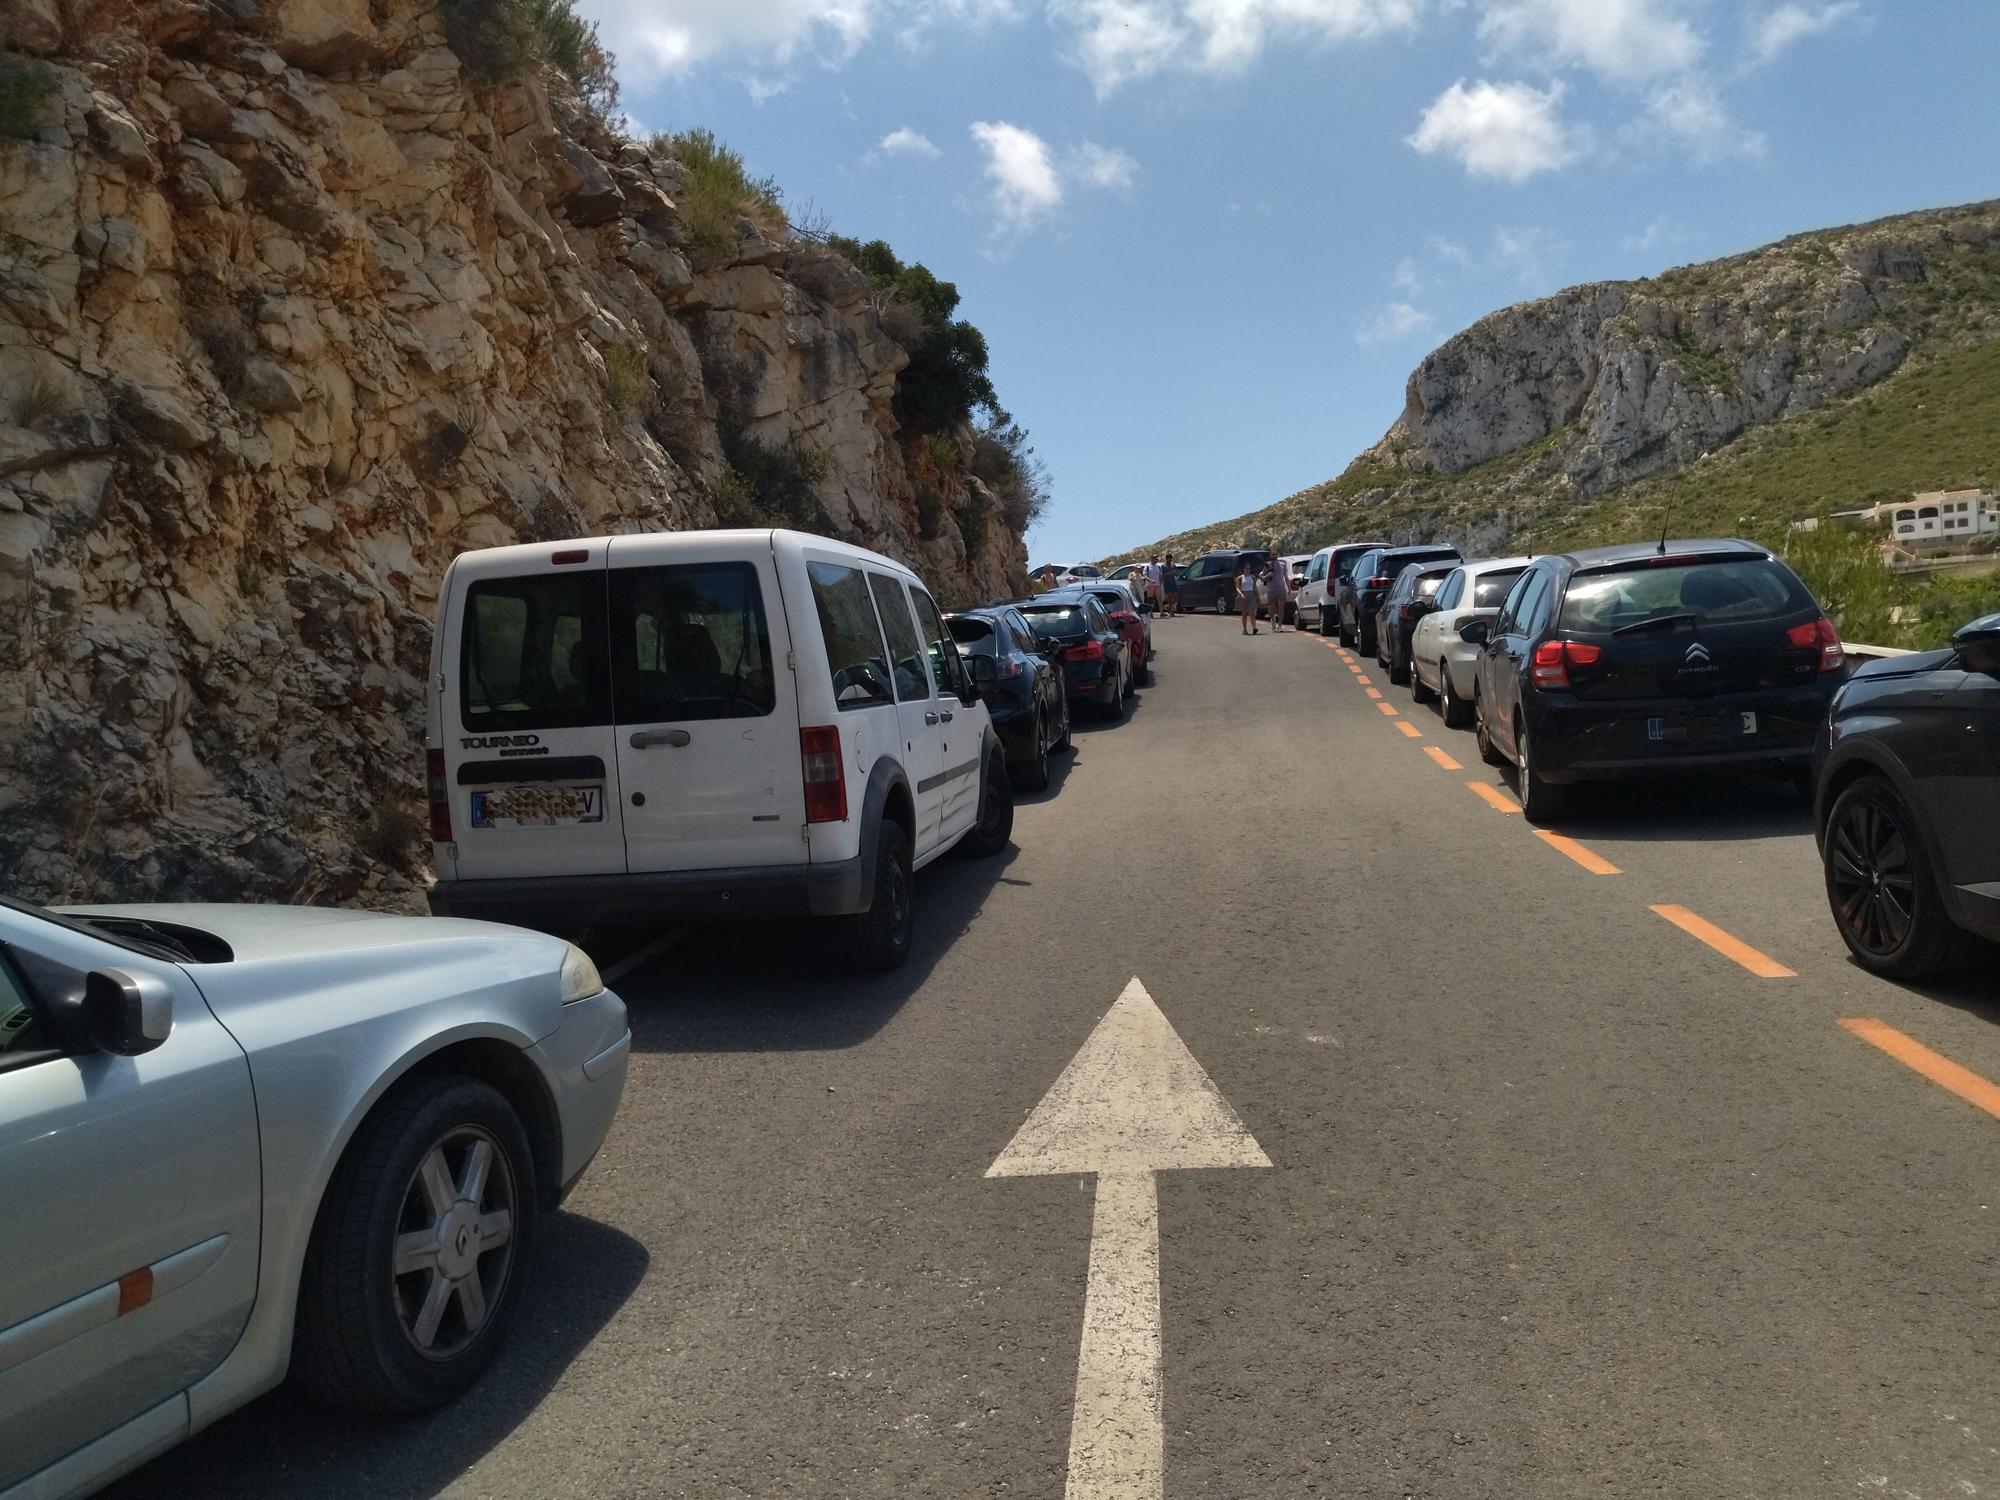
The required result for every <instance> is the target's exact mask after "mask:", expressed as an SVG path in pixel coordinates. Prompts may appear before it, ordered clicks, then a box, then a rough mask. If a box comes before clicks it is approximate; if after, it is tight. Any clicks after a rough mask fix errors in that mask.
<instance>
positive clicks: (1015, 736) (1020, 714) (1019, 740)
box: [989, 705, 1042, 761]
mask: <svg viewBox="0 0 2000 1500" xmlns="http://www.w3.org/2000/svg"><path fill="white" fill-rule="evenodd" d="M989 711H990V710H989ZM992 720H993V732H994V734H996V735H998V736H999V738H1000V746H1001V748H1002V749H1004V750H1005V751H1006V752H1007V759H1009V760H1011V761H1019V760H1033V759H1034V758H1035V757H1036V756H1037V755H1039V754H1041V750H1042V747H1041V746H1040V745H1038V744H1036V743H1035V711H1034V710H1033V709H1032V708H1023V707H1020V706H1019V705H1010V706H1009V707H1008V709H1007V712H1006V715H1005V717H1002V716H1001V715H1000V714H997V713H994V714H992Z"/></svg>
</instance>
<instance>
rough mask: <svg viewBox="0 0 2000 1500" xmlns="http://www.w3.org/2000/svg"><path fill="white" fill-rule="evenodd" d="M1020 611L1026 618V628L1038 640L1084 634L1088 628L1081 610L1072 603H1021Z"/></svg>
mask: <svg viewBox="0 0 2000 1500" xmlns="http://www.w3.org/2000/svg"><path fill="white" fill-rule="evenodd" d="M1021 613H1022V614H1024V615H1026V616H1027V618H1028V628H1029V629H1030V630H1032V631H1034V632H1035V635H1036V637H1037V638H1038V639H1040V640H1045V641H1046V640H1053V639H1054V638H1056V637H1057V636H1068V635H1085V634H1087V633H1088V632H1089V630H1090V625H1089V623H1088V622H1087V621H1086V620H1085V619H1084V617H1083V610H1082V609H1081V608H1080V607H1079V606H1077V605H1074V604H1043V605H1033V604H1028V605H1023V606H1022V607H1021Z"/></svg>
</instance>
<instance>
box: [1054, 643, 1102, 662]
mask: <svg viewBox="0 0 2000 1500" xmlns="http://www.w3.org/2000/svg"><path fill="white" fill-rule="evenodd" d="M1103 655H1104V646H1103V644H1102V643H1101V642H1099V641H1085V642H1084V643H1083V644H1082V645H1081V646H1072V647H1070V648H1069V650H1067V651H1065V652H1063V660H1064V661H1096V660H1098V659H1099V658H1100V657H1102V656H1103Z"/></svg>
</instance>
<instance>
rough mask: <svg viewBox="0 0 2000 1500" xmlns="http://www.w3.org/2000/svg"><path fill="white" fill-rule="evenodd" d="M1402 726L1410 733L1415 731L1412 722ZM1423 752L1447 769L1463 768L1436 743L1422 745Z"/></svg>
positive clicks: (1461, 769)
mask: <svg viewBox="0 0 2000 1500" xmlns="http://www.w3.org/2000/svg"><path fill="white" fill-rule="evenodd" d="M1403 727H1404V728H1405V729H1407V730H1409V731H1410V733H1411V734H1415V733H1417V727H1416V725H1414V724H1406V725H1404V726H1403ZM1424 754H1426V755H1428V756H1429V757H1430V758H1431V759H1432V760H1434V761H1436V762H1437V763H1438V764H1439V765H1441V766H1443V767H1444V768H1445V769H1446V770H1447V771H1463V770H1464V769H1465V767H1464V766H1461V765H1460V764H1459V763H1458V762H1457V761H1455V760H1453V759H1452V758H1451V757H1450V756H1449V755H1446V754H1445V753H1444V751H1442V750H1440V749H1438V747H1437V746H1436V745H1426V746H1424Z"/></svg>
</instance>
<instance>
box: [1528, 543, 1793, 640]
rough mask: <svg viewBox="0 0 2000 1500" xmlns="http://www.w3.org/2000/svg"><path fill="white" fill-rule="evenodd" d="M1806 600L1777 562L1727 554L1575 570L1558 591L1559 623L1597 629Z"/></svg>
mask: <svg viewBox="0 0 2000 1500" xmlns="http://www.w3.org/2000/svg"><path fill="white" fill-rule="evenodd" d="M1813 607H1814V605H1813V599H1812V595H1811V594H1809V593H1807V592H1806V588H1805V585H1804V584H1802V583H1800V582H1799V580H1798V578H1797V577H1796V576H1795V575H1794V574H1793V573H1792V570H1791V569H1790V568H1787V567H1786V566H1784V564H1782V563H1780V562H1776V561H1774V560H1772V559H1770V558H1731V559H1727V560H1723V561H1716V562H1689V563H1679V564H1674V563H1669V564H1664V565H1662V564H1648V565H1642V566H1638V567H1631V568H1619V569H1616V570H1614V571H1611V572H1603V573H1582V574H1579V575H1577V576H1576V577H1574V578H1572V579H1571V580H1570V585H1569V591H1568V592H1567V593H1566V594H1565V595H1564V596H1563V609H1562V625H1563V628H1564V629H1566V630H1573V631H1579V632H1584V633H1588V634H1599V635H1601V634H1608V633H1610V632H1613V631H1618V630H1625V629H1628V628H1630V627H1632V626H1634V625H1642V624H1645V623H1647V622H1650V621H1661V622H1665V621H1668V620H1672V619H1676V618H1679V617H1683V616H1684V617H1686V619H1687V620H1688V622H1689V623H1690V624H1693V625H1708V624H1716V625H1724V624H1754V623H1756V622H1758V621H1763V620H1778V619H1783V618H1785V617H1787V616H1790V615H1796V614H1800V613H1802V612H1804V611H1806V610H1809V609H1812V608H1813Z"/></svg>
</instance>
